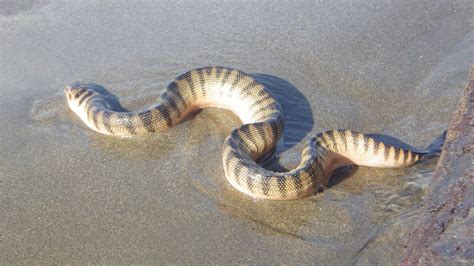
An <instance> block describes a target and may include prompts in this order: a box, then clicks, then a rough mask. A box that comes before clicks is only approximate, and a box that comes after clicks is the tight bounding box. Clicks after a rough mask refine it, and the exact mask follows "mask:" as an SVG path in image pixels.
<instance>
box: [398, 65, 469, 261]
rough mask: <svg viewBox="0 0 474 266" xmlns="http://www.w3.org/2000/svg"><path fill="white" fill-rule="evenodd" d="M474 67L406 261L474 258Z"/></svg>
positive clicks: (408, 247)
mask: <svg viewBox="0 0 474 266" xmlns="http://www.w3.org/2000/svg"><path fill="white" fill-rule="evenodd" d="M473 88H474V65H471V69H470V79H469V85H468V86H467V88H466V89H465V91H464V95H463V97H462V99H461V101H460V103H459V104H458V107H457V111H456V112H455V113H454V115H453V116H452V118H451V121H450V123H449V126H448V131H447V136H446V142H445V144H444V147H443V151H442V153H441V158H440V160H439V163H438V166H437V169H436V171H435V173H434V176H433V180H432V183H431V184H430V187H429V189H428V192H427V194H426V196H425V200H424V203H423V209H422V211H421V212H420V215H419V218H418V219H417V221H418V223H417V224H416V225H415V226H414V229H413V230H412V231H411V233H410V234H409V239H408V242H407V243H406V245H405V254H404V256H403V258H402V264H403V265H419V264H422V265H425V264H430V265H431V264H453V263H454V264H471V263H473V262H474V213H473V211H471V209H472V207H473V206H474V184H473V183H474V110H473V109H474V92H473Z"/></svg>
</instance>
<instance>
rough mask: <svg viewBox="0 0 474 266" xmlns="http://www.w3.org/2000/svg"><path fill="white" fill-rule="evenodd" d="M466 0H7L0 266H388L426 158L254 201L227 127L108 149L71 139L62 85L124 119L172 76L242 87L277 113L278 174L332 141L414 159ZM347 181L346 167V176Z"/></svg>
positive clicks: (434, 127)
mask: <svg viewBox="0 0 474 266" xmlns="http://www.w3.org/2000/svg"><path fill="white" fill-rule="evenodd" d="M471 6H472V5H470V4H469V1H455V2H454V3H451V4H448V3H445V4H443V3H437V4H424V3H413V2H412V1H402V2H400V1H387V2H385V3H381V2H380V1H364V2H362V3H356V1H341V2H340V3H335V2H334V3H323V2H320V1H293V2H290V1H288V2H286V1H285V2H284V3H279V4H270V3H267V2H266V1H258V2H257V1H242V2H237V1H235V2H234V1H233V2H230V1H224V2H223V3H221V2H217V1H202V2H197V1H196V2H194V1H182V2H179V3H177V4H169V3H165V2H163V3H151V1H149V2H148V1H143V2H141V3H140V4H126V3H120V4H119V3H115V2H109V3H106V2H105V1H101V2H100V3H99V2H97V3H87V4H86V3H82V2H74V3H72V2H71V3H67V4H64V3H60V2H59V3H55V2H49V1H40V2H37V1H21V2H8V1H7V3H6V4H5V3H4V4H3V6H0V25H1V26H0V27H1V31H0V40H1V41H0V44H1V54H0V56H1V60H0V84H1V86H0V92H1V95H2V97H0V118H1V119H0V121H1V126H0V136H1V139H2V141H1V142H0V150H1V151H2V152H1V153H0V192H1V194H0V195H1V204H0V213H1V214H2V218H0V219H1V220H0V237H1V239H2V241H0V254H2V255H1V256H0V257H1V258H2V260H3V261H4V262H10V263H12V262H17V263H18V262H33V261H39V262H44V263H52V262H56V263H65V262H86V261H89V262H97V261H99V262H100V261H103V262H105V261H107V262H110V261H121V262H138V263H140V262H142V263H144V262H152V261H162V262H180V263H203V262H209V261H210V262H214V263H226V262H233V263H292V264H294V263H307V264H309V263H315V262H320V263H325V264H341V263H342V264H348V263H351V262H359V263H395V262H397V261H398V260H399V259H400V258H401V254H402V252H403V244H404V242H405V240H406V239H405V237H404V235H405V234H406V233H407V232H408V231H409V229H410V226H411V224H412V223H413V219H414V214H415V213H416V211H417V210H418V208H419V205H420V202H421V198H422V197H423V195H424V193H425V190H426V187H427V185H428V184H429V182H430V179H431V175H432V172H433V170H434V167H435V164H436V161H435V160H430V161H427V162H424V163H421V164H418V165H416V166H414V167H411V168H407V169H395V170H393V169H369V168H364V167H359V168H356V169H354V170H353V171H351V172H350V177H348V178H345V179H342V180H338V181H337V182H335V184H334V185H333V186H332V187H331V188H330V189H329V190H327V191H325V192H324V193H320V194H316V195H314V196H311V197H308V198H305V199H302V200H297V201H287V202H274V201H264V200H254V199H252V198H249V197H247V196H245V195H243V194H241V193H239V192H237V191H236V190H235V189H233V188H232V187H231V186H230V185H229V184H228V183H227V181H226V179H225V177H224V175H223V173H224V171H223V167H222V163H221V146H222V143H223V141H224V138H225V137H226V135H227V134H228V133H229V132H230V130H231V129H232V128H233V127H235V126H237V125H238V124H239V121H238V119H237V118H236V117H235V116H233V115H232V114H231V113H230V112H228V111H223V110H217V109H210V110H204V111H202V112H200V113H199V114H197V115H195V116H194V117H192V118H191V119H189V120H188V121H186V122H184V123H181V124H179V125H178V126H176V127H175V128H173V129H171V130H169V131H167V132H164V133H161V134H154V135H150V136H146V137H137V138H115V137H107V136H102V135H99V134H96V133H94V132H92V131H91V130H89V129H88V128H86V127H85V126H84V125H83V124H82V123H81V122H80V120H79V119H78V118H77V117H75V116H74V115H73V114H72V113H71V112H70V111H69V110H68V109H67V106H66V100H65V98H64V95H63V92H62V90H63V87H64V85H66V84H69V83H72V82H74V81H76V80H82V81H84V82H95V83H99V84H101V85H103V86H105V87H106V88H108V89H109V90H110V91H111V92H113V93H115V94H116V95H118V96H119V97H120V99H121V102H122V103H123V105H124V106H125V107H127V108H130V109H134V110H138V109H140V108H143V107H145V106H147V105H149V104H152V103H153V102H154V101H155V100H156V99H157V97H158V95H159V93H160V90H161V89H163V88H164V87H165V86H166V85H167V84H168V83H169V82H170V81H172V80H173V79H174V78H175V77H177V76H178V75H180V74H182V73H184V72H185V71H187V70H189V69H192V68H195V67H200V66H206V65H223V66H231V67H234V68H238V69H241V70H243V71H245V72H248V73H251V74H253V75H254V76H255V77H256V78H257V79H259V80H260V81H261V82H263V83H265V84H266V85H267V86H268V87H269V89H270V90H271V91H272V92H273V93H274V94H275V95H276V97H277V98H278V100H279V101H280V102H281V104H282V106H283V111H284V113H285V118H286V123H285V126H286V128H285V133H284V136H283V140H282V141H281V142H280V143H279V146H278V152H279V153H281V154H280V155H279V163H280V164H282V165H283V166H285V167H292V166H294V165H296V164H298V162H299V159H300V151H301V148H302V145H303V144H304V142H305V140H306V139H307V138H308V137H309V136H311V135H312V134H315V133H318V132H320V131H323V130H327V129H333V128H349V129H354V130H358V131H361V132H375V133H383V134H388V135H392V136H394V137H398V138H400V139H402V140H404V141H406V142H408V143H411V144H413V145H415V146H417V147H424V146H426V145H427V144H428V143H429V142H430V141H431V140H432V139H434V138H435V137H436V136H438V135H439V134H440V133H441V132H442V131H443V130H444V129H445V128H446V125H447V123H448V119H449V117H450V115H451V113H452V112H453V111H454V108H455V105H456V103H457V101H458V99H459V97H460V96H461V94H462V89H463V88H464V86H465V85H466V81H467V74H468V73H467V71H468V66H469V64H470V63H473V62H474V45H473V43H474V31H473V28H472V26H470V25H472V21H473V18H472V11H473V10H472V7H471ZM346 172H347V171H346Z"/></svg>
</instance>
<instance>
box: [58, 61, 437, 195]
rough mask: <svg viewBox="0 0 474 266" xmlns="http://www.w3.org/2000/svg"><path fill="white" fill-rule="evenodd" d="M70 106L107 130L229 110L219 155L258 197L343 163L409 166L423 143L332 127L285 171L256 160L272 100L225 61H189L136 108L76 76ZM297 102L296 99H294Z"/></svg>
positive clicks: (300, 191)
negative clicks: (197, 64) (403, 143)
mask: <svg viewBox="0 0 474 266" xmlns="http://www.w3.org/2000/svg"><path fill="white" fill-rule="evenodd" d="M65 92H66V95H67V100H68V104H69V107H70V109H71V110H72V111H74V112H75V113H76V114H77V115H78V116H79V117H80V118H81V119H82V121H83V122H84V123H85V124H86V125H87V126H88V127H90V128H91V129H93V130H95V131H97V132H99V133H102V134H107V135H118V136H133V135H139V134H147V133H151V132H157V131H161V130H165V129H167V128H169V127H172V126H173V125H175V124H177V123H178V122H179V121H180V120H181V119H183V118H184V117H185V116H186V115H187V114H189V113H190V112H193V111H195V110H198V109H201V108H205V107H220V108H226V109H229V110H231V111H233V112H234V113H235V114H236V115H237V116H238V117H239V118H240V119H241V120H242V122H243V125H241V126H240V127H238V128H235V129H234V130H232V132H231V133H230V135H229V136H228V137H227V138H226V140H225V142H224V147H223V154H222V159H223V163H224V170H225V175H226V177H227V179H228V181H229V182H230V183H231V184H232V185H233V186H234V187H235V188H237V189H238V190H240V191H241V192H243V193H245V194H248V195H251V196H253V197H257V198H266V199H278V200H287V199H296V198H301V197H304V196H307V195H310V194H313V193H315V191H316V190H317V189H318V190H319V189H320V188H323V187H324V186H326V185H327V183H328V181H329V180H328V179H329V176H330V175H331V173H332V172H333V170H334V169H336V168H338V167H341V166H344V165H353V164H356V165H364V166H373V167H401V166H409V165H412V164H414V163H415V162H417V161H418V160H420V159H421V158H422V157H423V156H424V155H426V154H429V153H430V150H429V149H427V150H424V151H415V150H409V149H402V148H398V147H395V146H392V145H389V144H387V143H384V142H382V141H379V140H376V139H374V138H372V137H371V136H369V135H365V134H361V133H358V132H355V131H350V130H331V131H326V132H324V133H320V134H318V135H316V136H314V137H312V138H310V140H309V141H308V143H307V145H306V147H305V148H304V150H303V153H302V160H301V163H300V164H299V165H298V166H297V167H296V168H294V169H292V170H290V171H289V172H283V173H279V172H273V171H270V170H267V169H265V168H263V167H262V166H260V165H259V164H257V163H256V161H257V160H258V159H260V158H261V157H262V156H263V155H265V154H267V153H269V152H270V151H271V150H273V149H274V147H275V145H276V144H277V142H278V140H279V139H280V137H281V135H282V132H283V118H282V112H281V110H280V105H279V103H278V102H277V101H276V100H275V98H274V97H273V96H272V95H271V94H270V93H269V91H268V90H267V88H265V86H264V85H262V84H261V83H259V82H258V81H256V80H255V79H254V78H253V77H252V76H250V75H248V74H246V73H244V72H242V71H239V70H236V69H231V68H225V67H204V68H199V69H193V70H190V71H188V72H187V73H185V74H183V75H181V76H179V77H178V78H176V79H175V80H174V81H173V82H171V83H170V84H169V85H168V87H167V88H166V90H165V91H164V93H162V95H161V99H160V100H159V101H158V103H157V104H155V105H153V106H151V107H149V108H147V109H145V110H143V111H140V112H126V111H125V112H124V111H122V110H119V109H117V108H115V107H114V104H113V101H112V100H111V98H110V94H109V93H108V92H106V91H105V92H104V91H98V90H94V89H93V88H92V87H91V86H88V85H87V84H81V83H75V84H74V85H71V86H67V87H66V89H65ZM295 104H297V103H295Z"/></svg>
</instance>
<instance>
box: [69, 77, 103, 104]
mask: <svg viewBox="0 0 474 266" xmlns="http://www.w3.org/2000/svg"><path fill="white" fill-rule="evenodd" d="M64 93H65V94H66V98H67V102H68V104H69V107H70V108H71V109H72V110H73V111H79V110H81V109H84V108H85V107H86V106H87V103H88V102H90V100H91V99H92V98H93V97H97V96H99V95H100V93H99V92H98V91H97V90H96V89H95V88H94V86H91V85H90V84H85V83H81V82H75V83H73V84H71V85H68V86H66V87H65V88H64Z"/></svg>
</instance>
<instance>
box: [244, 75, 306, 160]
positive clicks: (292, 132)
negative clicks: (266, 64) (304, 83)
mask: <svg viewBox="0 0 474 266" xmlns="http://www.w3.org/2000/svg"><path fill="white" fill-rule="evenodd" d="M252 76H253V77H254V78H255V79H256V80H257V81H258V82H260V83H262V84H263V85H265V86H266V87H267V89H268V90H269V91H270V93H271V94H272V95H273V97H275V98H276V99H277V101H278V102H279V103H280V105H281V107H282V111H283V121H284V130H283V135H282V138H281V140H280V142H279V143H278V146H277V150H276V152H277V153H281V152H284V151H286V150H288V149H289V148H291V147H293V146H295V145H296V144H298V143H300V142H301V141H302V140H303V139H304V138H305V137H306V136H307V135H308V134H309V133H310V132H311V131H312V129H313V125H314V118H313V111H312V110H311V106H310V104H309V102H308V100H307V99H306V97H305V96H304V95H303V94H302V93H301V92H300V91H299V90H298V89H297V88H296V87H295V86H293V85H292V84H291V83H290V82H288V81H286V80H284V79H282V78H279V77H276V76H273V75H268V74H261V73H257V74H252Z"/></svg>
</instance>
